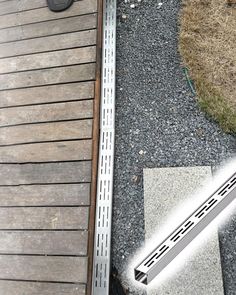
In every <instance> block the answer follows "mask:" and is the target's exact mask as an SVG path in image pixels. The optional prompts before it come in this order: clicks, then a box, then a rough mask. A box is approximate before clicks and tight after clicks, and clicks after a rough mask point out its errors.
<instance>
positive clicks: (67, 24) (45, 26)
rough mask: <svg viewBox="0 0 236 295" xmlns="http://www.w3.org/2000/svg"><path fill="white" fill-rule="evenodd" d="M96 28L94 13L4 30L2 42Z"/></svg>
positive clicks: (0, 33) (2, 31)
mask: <svg viewBox="0 0 236 295" xmlns="http://www.w3.org/2000/svg"><path fill="white" fill-rule="evenodd" d="M96 26H97V14H96V13H93V14H88V15H81V16H75V17H71V18H65V19H58V20H52V21H48V22H42V23H36V24H29V25H23V26H19V27H12V28H6V29H2V30H1V31H0V42H1V43H3V42H10V41H17V40H23V39H30V38H37V37H43V36H50V35H56V34H62V33H71V32H75V31H83V30H91V29H95V28H96Z"/></svg>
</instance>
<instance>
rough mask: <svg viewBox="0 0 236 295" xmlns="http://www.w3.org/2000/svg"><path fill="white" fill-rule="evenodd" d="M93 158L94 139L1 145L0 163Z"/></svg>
mask: <svg viewBox="0 0 236 295" xmlns="http://www.w3.org/2000/svg"><path fill="white" fill-rule="evenodd" d="M91 159H92V140H79V141H77V140H76V141H60V142H50V143H36V144H26V145H16V146H5V147H0V163H41V162H60V161H82V160H91Z"/></svg>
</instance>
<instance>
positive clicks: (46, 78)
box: [0, 63, 95, 90]
mask: <svg viewBox="0 0 236 295" xmlns="http://www.w3.org/2000/svg"><path fill="white" fill-rule="evenodd" d="M94 79H95V63H91V64H85V65H78V66H68V67H61V68H51V69H43V70H37V71H28V72H21V73H12V74H4V75H0V90H4V89H11V88H24V87H32V86H40V85H49V84H57V83H69V82H79V81H86V80H94Z"/></svg>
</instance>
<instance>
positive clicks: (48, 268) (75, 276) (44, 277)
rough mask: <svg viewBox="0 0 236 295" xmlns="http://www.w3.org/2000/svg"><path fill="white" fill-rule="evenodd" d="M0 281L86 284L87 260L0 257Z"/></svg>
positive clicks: (74, 258) (44, 257)
mask: <svg viewBox="0 0 236 295" xmlns="http://www.w3.org/2000/svg"><path fill="white" fill-rule="evenodd" d="M0 279H12V280H34V281H46V282H53V281H54V282H71V283H72V282H76V283H77V282H78V283H86V279H87V258H86V257H60V256H59V257H58V256H55V257H52V256H30V255H29V256H16V255H0ZM59 294H60V293H59Z"/></svg>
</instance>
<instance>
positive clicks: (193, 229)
mask: <svg viewBox="0 0 236 295" xmlns="http://www.w3.org/2000/svg"><path fill="white" fill-rule="evenodd" d="M235 198H236V174H234V175H233V176H231V177H230V179H228V180H227V181H226V182H225V183H223V185H221V186H220V187H219V189H218V190H217V191H216V192H215V193H213V194H212V195H211V196H210V197H208V199H207V200H206V201H205V202H204V203H203V204H202V205H201V206H200V207H199V208H198V209H197V210H195V212H193V213H192V214H191V215H190V216H189V217H188V218H187V219H186V220H185V221H184V222H183V223H182V224H181V225H180V226H179V227H178V228H177V229H176V230H175V231H174V232H172V233H171V234H170V235H169V236H168V237H167V238H166V239H165V240H164V241H163V242H162V243H161V244H160V245H159V246H158V247H157V248H156V249H155V250H154V251H153V252H152V253H151V254H150V255H149V256H148V257H146V258H145V259H144V260H143V261H142V262H141V263H140V264H139V265H138V266H137V267H136V268H135V269H134V271H135V279H136V280H137V281H139V282H140V283H143V284H145V285H147V284H149V283H150V282H151V281H152V280H153V279H154V277H155V276H156V275H157V274H158V273H160V272H161V271H162V269H163V268H165V267H166V266H167V265H168V264H169V263H170V262H171V261H172V260H173V259H174V258H175V257H176V256H177V255H178V254H179V253H180V252H181V251H182V250H183V249H184V248H185V247H186V246H187V245H188V244H189V243H190V242H191V241H192V240H193V239H194V238H195V237H196V236H197V235H198V234H199V233H200V232H201V231H202V230H203V229H204V228H205V227H206V226H207V225H208V224H209V223H210V222H211V221H212V220H213V219H214V218H215V217H216V216H217V215H218V214H219V213H220V212H221V211H222V210H224V209H225V208H226V206H228V205H229V204H230V203H231V202H232V201H233V200H234V199H235Z"/></svg>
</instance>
